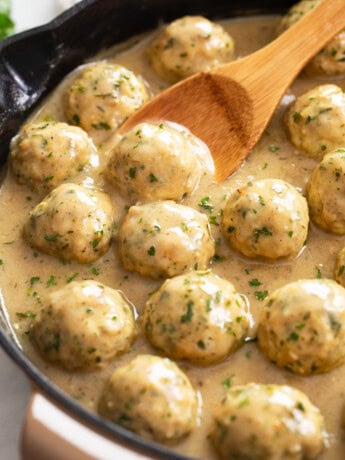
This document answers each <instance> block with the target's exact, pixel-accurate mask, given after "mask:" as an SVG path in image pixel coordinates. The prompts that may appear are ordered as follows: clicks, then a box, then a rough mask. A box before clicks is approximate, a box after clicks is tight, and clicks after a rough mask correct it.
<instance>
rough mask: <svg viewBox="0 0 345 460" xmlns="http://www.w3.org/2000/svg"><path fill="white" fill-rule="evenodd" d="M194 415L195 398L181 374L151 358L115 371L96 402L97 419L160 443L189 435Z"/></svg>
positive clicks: (144, 357) (141, 357)
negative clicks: (98, 414) (112, 423)
mask: <svg viewBox="0 0 345 460" xmlns="http://www.w3.org/2000/svg"><path fill="white" fill-rule="evenodd" d="M197 411H198V398H197V394H196V392H195V391H194V389H193V387H192V385H191V384H190V382H189V380H188V378H187V377H186V376H185V375H184V373H183V372H182V371H181V370H180V369H179V368H178V367H177V365H176V364H175V363H173V362H172V361H170V360H169V359H167V358H159V357H158V356H151V355H138V356H137V357H136V358H134V359H133V360H132V361H130V362H129V363H128V364H126V365H124V366H121V367H119V368H117V369H116V370H115V371H114V373H113V374H112V376H111V377H110V379H109V381H108V383H107V385H106V387H105V389H104V392H103V394H102V396H101V399H100V402H99V412H100V414H101V415H104V416H105V417H107V418H109V419H110V420H112V421H113V422H115V423H119V424H121V425H123V426H124V427H126V428H128V429H129V430H132V431H134V432H136V433H138V434H139V435H141V436H145V437H147V438H153V439H155V440H157V441H163V442H166V441H169V442H174V441H177V440H179V439H180V438H182V437H183V436H186V435H187V434H189V433H190V432H191V431H192V430H193V429H194V427H195V425H196V419H197Z"/></svg>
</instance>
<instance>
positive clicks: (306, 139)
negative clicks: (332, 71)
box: [285, 85, 345, 160]
mask: <svg viewBox="0 0 345 460" xmlns="http://www.w3.org/2000/svg"><path fill="white" fill-rule="evenodd" d="M285 123H286V126H287V129H288V132H289V135H290V139H291V142H292V143H293V144H294V145H295V147H296V148H297V149H299V150H302V151H303V152H304V153H305V154H306V155H307V156H309V157H311V158H315V159H316V160H321V159H322V158H323V156H324V155H325V154H326V153H329V152H331V151H332V150H335V149H336V148H339V147H343V146H344V145H345V130H344V125H345V94H344V92H343V90H342V89H341V88H339V86H336V85H320V86H317V87H315V88H313V89H311V90H310V91H307V92H306V93H304V94H302V95H301V96H299V97H298V98H297V99H296V100H295V101H294V102H293V103H292V104H291V105H290V106H289V108H288V110H287V112H286V117H285Z"/></svg>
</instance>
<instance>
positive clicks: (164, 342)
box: [142, 271, 252, 364]
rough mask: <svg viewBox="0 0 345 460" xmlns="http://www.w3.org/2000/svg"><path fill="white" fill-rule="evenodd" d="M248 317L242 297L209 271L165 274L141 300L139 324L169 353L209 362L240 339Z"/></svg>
mask: <svg viewBox="0 0 345 460" xmlns="http://www.w3.org/2000/svg"><path fill="white" fill-rule="evenodd" d="M251 323H252V317H251V315H250V312H249V308H248V304H247V301H246V299H245V298H244V297H243V296H241V295H240V294H238V293H237V292H236V290H235V288H234V286H233V285H232V284H231V283H230V282H229V281H227V280H225V279H222V278H220V277H218V276H216V275H214V274H212V273H211V272H209V271H203V272H201V271H194V272H191V273H188V274H186V275H180V276H176V277H175V278H171V279H169V280H166V281H165V282H164V283H163V285H162V286H161V287H160V288H159V289H158V291H156V292H154V293H153V294H152V295H151V296H150V298H149V300H148V301H147V303H146V306H145V310H144V313H143V316H142V327H143V331H144V333H145V334H146V336H147V338H148V339H149V341H150V342H151V344H152V345H154V346H155V347H157V348H159V349H160V350H162V351H163V352H164V353H165V354H166V355H167V356H169V357H171V358H174V359H187V360H189V361H191V362H194V363H197V364H211V363H214V362H217V361H221V360H222V359H224V358H225V357H226V356H227V355H228V354H229V353H230V352H232V351H234V350H235V349H236V348H238V347H239V346H240V345H241V344H242V343H243V339H244V337H245V335H246V334H247V333H248V329H249V327H250V325H251Z"/></svg>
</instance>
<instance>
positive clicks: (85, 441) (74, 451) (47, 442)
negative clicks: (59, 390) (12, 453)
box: [21, 391, 152, 460]
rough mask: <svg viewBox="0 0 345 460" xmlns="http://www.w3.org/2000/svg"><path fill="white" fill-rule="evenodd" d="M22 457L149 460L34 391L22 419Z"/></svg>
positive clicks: (28, 459) (38, 459) (37, 459)
mask: <svg viewBox="0 0 345 460" xmlns="http://www.w3.org/2000/svg"><path fill="white" fill-rule="evenodd" d="M21 454H22V459H23V460H46V459H47V458H49V460H76V459H78V460H95V459H97V460H110V459H113V460H150V459H151V458H152V457H147V456H145V455H144V454H141V453H139V452H137V451H133V450H132V448H131V447H130V446H126V445H120V444H117V443H115V442H114V441H112V440H110V439H108V438H106V437H105V436H103V435H101V434H99V433H97V432H96V431H95V430H94V429H93V428H90V427H88V426H87V425H86V424H84V423H82V422H81V421H80V420H78V419H76V418H74V417H72V416H71V415H70V414H68V413H67V412H65V411H63V410H62V409H61V408H59V407H57V406H56V405H55V404H54V403H52V402H51V401H50V400H49V399H47V398H46V397H45V396H44V395H42V393H39V392H37V391H34V392H33V393H32V395H31V399H30V402H29V405H28V409H27V413H26V418H25V421H24V426H23V431H22V439H21Z"/></svg>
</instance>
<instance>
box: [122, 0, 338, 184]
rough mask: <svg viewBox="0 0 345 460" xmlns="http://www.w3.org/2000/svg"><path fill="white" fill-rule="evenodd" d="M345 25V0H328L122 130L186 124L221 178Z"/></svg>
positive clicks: (146, 109)
mask: <svg viewBox="0 0 345 460" xmlns="http://www.w3.org/2000/svg"><path fill="white" fill-rule="evenodd" d="M342 28H345V4H344V0H324V1H323V2H321V3H320V5H318V6H317V7H316V8H315V9H314V10H312V11H310V12H308V14H306V15H305V16H304V17H302V18H301V19H300V20H299V21H298V22H297V23H296V24H294V25H293V26H292V27H290V28H289V29H288V30H286V31H285V32H284V33H283V34H282V35H280V36H279V37H277V38H276V39H275V40H273V41H272V42H271V43H270V44H268V45H267V46H265V47H264V48H262V49H260V50H259V51H256V52H255V53H252V54H251V55H249V56H247V57H245V58H242V59H239V60H237V61H233V62H230V63H229V64H225V65H222V66H218V67H215V68H214V69H212V70H210V71H208V72H201V73H198V74H195V75H193V76H191V77H189V78H186V79H185V80H182V81H181V82H179V83H177V84H176V85H174V86H171V87H170V88H168V89H167V90H165V91H163V92H162V93H161V94H159V95H158V96H156V97H155V98H153V99H152V100H151V101H149V102H148V103H147V104H145V105H144V106H143V107H142V108H141V109H140V110H138V111H137V112H135V114H134V115H132V116H131V117H130V118H129V119H128V120H126V122H125V123H124V124H123V125H122V126H121V128H120V133H124V132H126V131H127V130H128V129H130V128H132V127H133V126H135V125H136V124H138V123H140V122H143V121H157V120H159V121H160V120H169V121H173V122H176V123H180V124H181V125H184V126H186V127H187V128H189V129H190V130H191V131H192V133H193V134H195V135H196V136H198V137H199V138H200V139H202V140H203V141H204V142H205V143H206V144H207V145H208V147H209V148H210V151H211V153H212V156H213V160H214V163H215V180H216V181H218V182H220V181H222V180H224V179H225V178H226V177H228V176H229V175H230V174H231V173H232V172H234V171H235V170H236V169H237V168H238V167H239V166H240V164H241V163H242V162H243V160H244V159H245V158H246V157H247V156H248V155H249V153H250V152H251V150H252V149H253V147H254V146H255V144H256V143H257V141H258V140H259V138H260V136H261V134H262V133H263V131H264V130H265V128H266V126H267V124H268V122H269V121H270V119H271V117H272V115H273V112H274V110H275V109H276V107H277V105H278V104H279V102H280V100H281V98H282V96H283V95H284V93H285V92H286V90H287V88H288V87H289V86H290V84H291V83H292V81H293V80H294V79H295V78H296V76H297V75H298V73H299V72H300V71H301V70H302V68H303V67H304V66H305V64H306V63H307V62H308V61H309V60H310V59H311V58H312V57H313V56H314V55H315V54H316V53H317V52H318V51H320V49H322V47H323V46H324V45H325V44H327V43H328V42H329V41H330V40H331V39H332V37H333V36H334V35H335V34H336V33H338V32H339V31H340V30H341V29H342Z"/></svg>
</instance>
